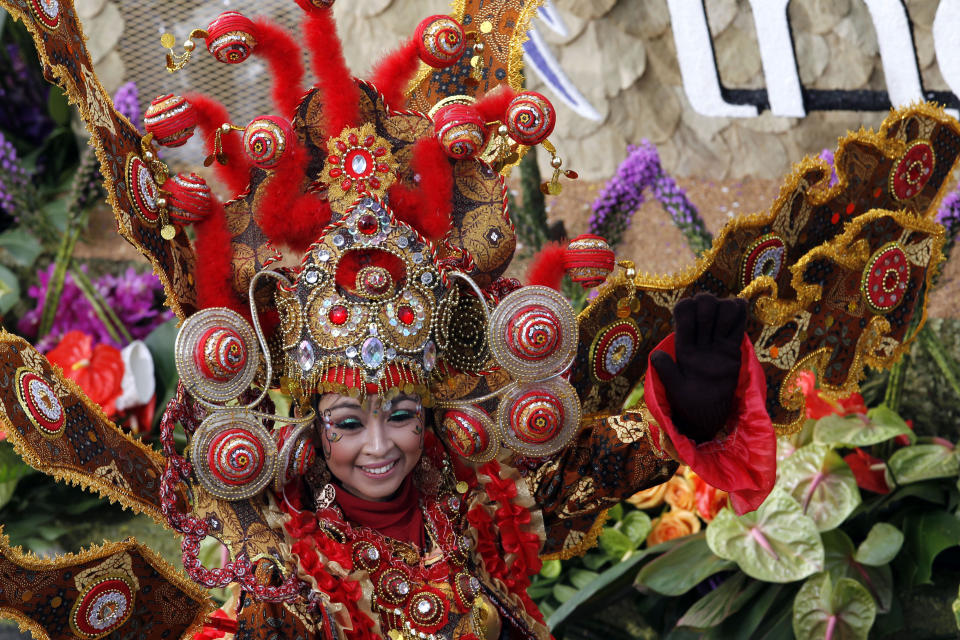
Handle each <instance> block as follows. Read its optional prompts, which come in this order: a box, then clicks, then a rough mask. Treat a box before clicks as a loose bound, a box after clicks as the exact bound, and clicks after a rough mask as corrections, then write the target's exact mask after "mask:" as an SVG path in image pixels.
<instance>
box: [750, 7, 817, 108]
mask: <svg viewBox="0 0 960 640" xmlns="http://www.w3.org/2000/svg"><path fill="white" fill-rule="evenodd" d="M789 2H790V0H750V8H751V9H752V10H753V22H754V24H755V25H756V27H757V40H758V42H759V44H760V60H761V61H762V62H763V79H764V80H765V81H766V84H767V98H768V99H769V100H770V111H772V112H773V114H774V115H777V116H790V117H794V118H802V117H804V116H805V115H807V110H806V109H804V107H803V94H802V93H801V92H800V72H799V71H798V70H797V57H796V54H795V53H794V50H793V37H792V36H791V35H790V25H789V24H788V22H787V4H789Z"/></svg>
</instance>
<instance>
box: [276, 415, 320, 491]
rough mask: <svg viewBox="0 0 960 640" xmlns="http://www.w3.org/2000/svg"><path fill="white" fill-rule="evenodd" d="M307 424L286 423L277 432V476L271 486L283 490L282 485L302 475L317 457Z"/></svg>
mask: <svg viewBox="0 0 960 640" xmlns="http://www.w3.org/2000/svg"><path fill="white" fill-rule="evenodd" d="M310 428H311V426H310V425H309V424H300V425H287V426H285V427H283V428H282V429H280V431H279V432H278V434H277V450H278V454H277V456H278V457H277V459H278V463H277V464H278V467H277V476H276V479H275V480H274V482H273V488H274V489H276V490H277V491H283V487H284V485H286V484H287V483H288V482H291V481H293V480H294V479H295V478H298V477H302V476H304V475H305V474H306V473H307V470H308V469H309V468H310V467H311V466H313V463H314V462H315V461H316V459H317V452H316V449H314V446H313V441H312V440H311V439H310Z"/></svg>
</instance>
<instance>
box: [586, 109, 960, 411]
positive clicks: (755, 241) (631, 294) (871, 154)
mask: <svg viewBox="0 0 960 640" xmlns="http://www.w3.org/2000/svg"><path fill="white" fill-rule="evenodd" d="M958 154H960V126H958V124H957V122H956V120H954V119H952V118H950V117H949V116H947V115H946V114H944V112H943V111H942V110H941V109H939V108H937V107H934V106H931V105H929V104H920V105H915V106H911V107H907V108H904V109H900V110H897V111H894V112H892V113H891V114H890V116H889V117H888V118H887V119H886V120H885V121H884V123H883V125H882V126H881V128H880V130H879V131H878V132H876V133H875V132H871V131H863V130H861V131H859V132H856V133H851V134H849V135H848V136H847V137H846V138H844V139H842V140H841V141H840V145H839V149H838V151H837V153H836V156H835V165H836V171H837V175H838V179H839V182H838V184H836V185H835V186H833V187H830V186H829V167H828V166H827V165H826V163H824V162H823V161H822V160H819V159H810V158H807V159H805V160H804V161H802V162H801V163H799V164H798V165H797V167H796V169H795V170H794V172H793V173H792V174H791V175H790V176H789V177H788V179H787V180H786V182H785V183H784V186H783V187H782V188H781V191H780V196H779V197H778V198H777V200H776V201H775V202H774V204H773V206H772V207H771V208H770V211H769V213H767V214H756V215H751V216H744V217H741V218H737V219H735V220H733V221H731V222H730V223H728V224H727V225H726V226H725V227H724V228H723V230H722V231H721V232H720V234H719V235H718V237H717V238H716V239H715V240H714V244H713V247H712V249H711V250H710V251H708V252H707V253H706V254H705V255H704V257H703V258H701V259H700V260H699V261H698V262H697V264H696V265H695V266H694V267H692V268H691V269H689V270H688V271H686V272H684V273H681V274H679V275H676V276H666V277H657V276H650V275H646V274H643V275H640V276H634V275H633V274H632V273H631V272H630V270H629V269H626V270H624V269H621V270H618V272H617V273H616V274H614V275H613V276H612V277H611V278H610V280H609V281H608V284H607V285H606V286H605V287H603V288H602V289H601V291H600V294H599V295H598V296H597V298H596V299H595V300H593V301H592V302H591V303H590V305H589V306H588V307H587V308H586V309H585V310H584V311H583V312H582V313H581V315H580V318H579V321H580V348H579V352H578V354H577V359H576V361H575V363H574V372H573V375H572V378H571V382H573V384H574V386H575V387H576V388H577V391H578V393H579V395H580V398H581V401H582V402H583V405H584V414H585V415H586V416H588V417H589V416H591V415H610V414H617V413H619V412H620V411H621V409H622V407H623V402H624V400H625V399H626V397H627V394H628V393H629V392H630V390H631V389H632V388H633V387H634V386H635V385H636V384H637V383H638V382H639V381H640V380H641V378H642V376H643V373H644V371H645V369H646V366H647V357H648V356H649V353H650V351H651V350H652V349H653V348H654V347H655V346H656V345H657V344H658V343H659V342H660V341H661V340H662V339H663V338H665V337H666V336H667V335H668V334H669V333H670V331H672V324H671V316H672V312H673V307H674V305H675V304H676V303H677V302H678V301H679V300H681V299H683V298H686V297H689V296H692V295H694V294H696V293H698V292H701V291H705V292H709V293H712V294H714V295H716V296H719V297H730V296H737V295H740V296H743V297H746V298H748V299H757V300H758V302H759V298H760V297H761V293H762V294H763V296H762V298H763V301H762V302H759V304H761V305H764V306H763V309H764V313H763V314H762V315H758V313H759V307H755V308H754V310H753V311H754V315H753V317H752V319H751V322H750V324H749V326H748V331H749V333H750V335H751V337H752V338H753V340H754V342H755V343H757V344H758V345H759V341H760V339H761V337H763V338H764V339H767V338H768V337H769V334H770V332H771V331H789V330H790V327H793V326H795V325H794V324H790V323H791V322H794V323H799V324H800V325H803V326H799V328H797V329H796V331H798V332H800V333H804V332H805V331H806V325H805V324H804V323H806V322H807V319H806V316H803V315H802V314H801V316H800V317H798V318H796V319H793V318H792V315H793V311H795V310H797V304H798V301H800V300H802V299H803V298H802V296H800V294H799V292H798V291H797V290H796V289H795V288H794V278H793V276H792V271H791V269H790V268H788V267H789V265H795V264H797V263H799V262H800V261H801V260H802V259H803V258H804V257H805V256H807V255H808V254H810V253H811V252H813V251H815V250H817V249H818V248H822V247H826V246H831V245H832V243H834V241H835V240H836V239H837V238H838V237H839V236H840V234H842V233H844V231H845V230H846V229H848V228H849V227H850V226H851V225H853V224H854V223H855V222H856V220H858V219H859V217H860V216H861V215H862V214H864V213H865V212H867V211H870V210H874V209H884V210H889V211H904V212H906V213H907V214H908V215H909V216H910V217H913V218H923V219H929V218H931V217H932V216H933V215H934V213H935V205H936V203H937V202H939V200H940V198H941V197H942V195H943V193H944V190H945V189H946V183H947V178H948V177H949V176H950V174H951V172H952V171H953V168H954V166H955V165H956V162H957V157H958ZM868 220H876V223H877V224H881V221H880V220H878V219H876V218H869V219H865V220H864V222H863V223H864V224H873V222H868ZM838 295H841V293H840V291H839V290H833V289H827V290H825V291H824V292H823V296H824V297H823V299H818V300H816V301H814V300H809V299H806V300H804V302H803V304H810V305H820V308H822V307H823V305H824V304H828V303H830V304H832V303H835V302H836V300H834V301H833V302H830V301H831V299H832V297H833V296H838ZM774 299H775V300H777V302H776V303H773V300H774ZM920 302H923V301H922V300H921V301H920ZM911 308H912V307H911ZM921 308H922V307H921ZM778 309H779V310H780V313H779V314H777V313H776V310H778ZM787 310H789V311H790V313H789V314H788V313H787ZM806 312H808V313H811V314H815V313H818V312H817V311H814V310H813V308H807V309H806ZM911 313H913V312H912V311H911ZM822 329H823V330H825V331H827V332H828V333H829V334H830V335H834V334H833V331H834V328H831V327H830V326H829V325H828V326H826V327H823V328H822ZM864 329H866V327H859V326H858V324H853V325H849V326H846V329H845V330H846V331H848V332H852V333H848V334H847V335H846V336H845V337H844V339H845V340H853V342H854V343H859V340H860V337H861V334H862V333H863V331H864ZM808 348H809V343H795V342H791V343H790V344H789V345H788V346H787V347H786V349H785V350H784V349H777V351H778V353H779V354H780V355H779V356H777V357H775V358H774V359H777V358H779V360H778V363H779V364H774V363H772V362H764V363H763V364H764V367H765V370H766V371H767V373H768V376H772V377H770V378H768V379H770V380H771V384H772V385H773V386H772V389H777V390H778V389H779V388H780V387H781V383H780V382H776V383H774V382H773V381H776V380H779V379H780V378H779V374H777V373H775V372H774V369H777V368H779V366H780V364H782V362H783V358H784V357H788V358H795V359H797V360H801V359H804V358H807V357H808V356H811V352H810V351H807V350H806V349H808ZM816 361H817V360H816V358H811V359H810V360H808V362H809V363H811V364H812V363H815V362H816ZM885 362H887V363H888V364H889V362H890V361H888V360H886V361H885ZM787 368H788V369H789V368H790V367H787ZM844 388H846V389H850V390H852V388H853V387H852V386H850V387H844ZM774 404H776V407H774V406H773V405H771V411H772V414H774V415H775V422H777V423H778V424H781V425H785V424H788V423H789V422H790V420H792V418H789V416H791V415H793V411H792V410H788V409H787V408H786V407H783V406H782V405H780V404H777V403H774Z"/></svg>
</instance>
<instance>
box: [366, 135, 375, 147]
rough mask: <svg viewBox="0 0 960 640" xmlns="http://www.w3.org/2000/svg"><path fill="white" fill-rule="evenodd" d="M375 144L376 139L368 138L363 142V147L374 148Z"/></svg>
mask: <svg viewBox="0 0 960 640" xmlns="http://www.w3.org/2000/svg"><path fill="white" fill-rule="evenodd" d="M374 142H376V138H374V137H373V136H367V137H366V138H365V139H364V141H363V146H365V147H372V146H373V143H374Z"/></svg>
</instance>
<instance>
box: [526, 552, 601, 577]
mask: <svg viewBox="0 0 960 640" xmlns="http://www.w3.org/2000/svg"><path fill="white" fill-rule="evenodd" d="M581 560H582V561H583V566H585V567H586V568H587V569H590V570H591V571H597V570H598V569H600V567H602V566H603V565H605V564H607V563H608V562H610V557H609V556H607V554H606V553H604V552H603V551H597V550H594V549H591V550H590V551H588V552H587V553H585V554H584V556H583V558H581ZM618 560H619V558H618ZM541 573H543V572H542V571H541Z"/></svg>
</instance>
